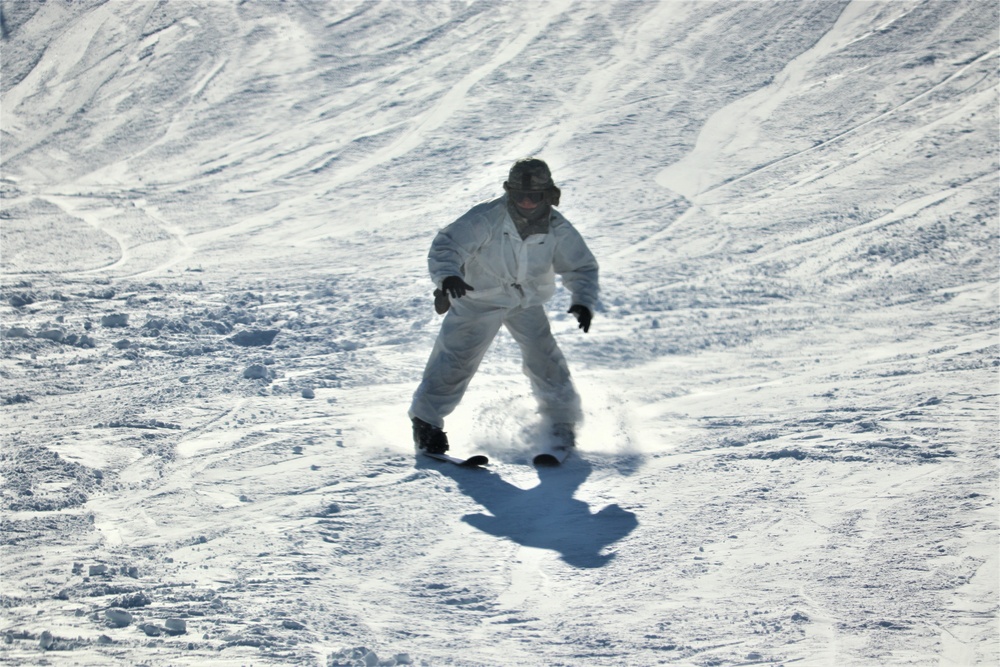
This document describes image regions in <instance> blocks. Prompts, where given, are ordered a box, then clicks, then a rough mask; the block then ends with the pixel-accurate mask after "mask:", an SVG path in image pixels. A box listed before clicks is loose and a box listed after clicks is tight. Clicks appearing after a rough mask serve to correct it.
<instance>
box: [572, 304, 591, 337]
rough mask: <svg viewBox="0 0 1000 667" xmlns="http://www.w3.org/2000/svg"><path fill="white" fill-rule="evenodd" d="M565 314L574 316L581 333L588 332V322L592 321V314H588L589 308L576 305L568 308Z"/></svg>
mask: <svg viewBox="0 0 1000 667" xmlns="http://www.w3.org/2000/svg"><path fill="white" fill-rule="evenodd" d="M566 312H567V313H573V314H574V315H576V321H577V322H579V323H580V328H581V329H583V333H587V332H589V331H590V320H592V319H594V316H593V314H592V313H591V312H590V308H587V307H586V306H581V305H579V304H576V305H573V306H570V307H569V310H567V311H566Z"/></svg>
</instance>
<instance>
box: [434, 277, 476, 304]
mask: <svg viewBox="0 0 1000 667" xmlns="http://www.w3.org/2000/svg"><path fill="white" fill-rule="evenodd" d="M441 289H443V290H444V291H445V292H446V293H447V294H448V296H450V297H451V298H452V299H461V298H462V297H463V296H465V293H466V291H469V292H475V291H476V290H475V288H474V287H473V286H472V285H469V284H468V283H466V282H465V281H464V280H462V279H461V278H459V277H458V276H448V277H447V278H445V279H444V280H443V281H441Z"/></svg>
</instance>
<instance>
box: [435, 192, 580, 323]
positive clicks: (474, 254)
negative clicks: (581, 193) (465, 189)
mask: <svg viewBox="0 0 1000 667" xmlns="http://www.w3.org/2000/svg"><path fill="white" fill-rule="evenodd" d="M427 265H428V268H429V269H430V274H431V279H432V280H433V281H434V283H435V284H436V285H437V286H438V287H441V283H442V281H443V280H444V279H445V278H447V277H448V276H460V277H461V278H462V279H463V280H465V282H467V283H468V284H470V285H472V287H473V288H475V289H474V291H470V292H467V293H466V295H465V296H464V297H462V298H463V299H472V300H473V301H478V302H482V303H484V304H491V305H496V306H498V307H506V308H513V307H516V306H521V307H524V308H527V307H530V306H537V305H541V304H543V303H545V302H546V301H548V300H549V299H550V298H552V295H553V294H554V293H555V289H556V283H555V274H557V273H558V274H559V276H560V277H561V278H562V283H563V286H564V287H566V289H568V290H569V292H570V294H571V295H572V303H573V304H579V305H581V306H586V307H587V308H589V309H590V310H591V312H593V311H594V307H595V306H596V305H597V295H598V283H597V273H598V267H597V260H596V259H594V255H593V254H591V252H590V250H589V249H588V248H587V244H586V243H584V241H583V237H582V236H580V233H579V232H577V231H576V229H575V228H574V227H573V225H571V224H570V223H569V221H568V220H567V219H566V218H565V217H563V215H562V214H561V213H559V211H557V210H555V209H552V216H551V218H550V222H549V233H548V234H533V235H531V236H529V237H528V238H527V239H524V240H522V239H521V235H520V234H519V233H518V231H517V227H516V226H515V225H514V221H513V220H511V218H510V215H509V214H508V213H507V195H503V196H501V197H498V198H496V199H492V200H490V201H486V202H483V203H481V204H477V205H476V206H474V207H473V208H472V209H471V210H470V211H469V212H468V213H466V214H465V215H463V216H462V217H460V218H459V219H458V220H456V221H455V222H453V223H451V224H450V225H448V226H447V227H445V228H444V229H442V230H441V231H440V232H438V234H437V236H436V237H435V238H434V242H433V243H432V244H431V251H430V254H429V255H428V256H427Z"/></svg>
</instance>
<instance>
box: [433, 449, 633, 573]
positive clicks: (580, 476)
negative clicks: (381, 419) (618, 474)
mask: <svg viewBox="0 0 1000 667" xmlns="http://www.w3.org/2000/svg"><path fill="white" fill-rule="evenodd" d="M420 467H428V468H435V469H437V470H439V471H440V472H441V473H443V474H445V475H447V476H449V477H451V478H452V479H453V480H455V482H456V483H457V484H458V487H459V489H460V490H461V491H462V493H464V494H465V495H467V496H469V497H470V498H472V499H473V500H475V501H476V502H478V503H479V504H480V505H482V506H483V508H484V509H486V511H487V512H489V514H484V513H479V514H467V515H466V516H464V517H462V520H463V521H465V522H466V523H468V524H469V525H471V526H473V527H475V528H478V529H479V530H481V531H483V532H484V533H489V534H490V535H495V536H496V537H502V538H507V539H510V540H513V541H514V542H516V543H517V544H520V545H522V546H526V547H534V548H537V549H549V550H551V551H556V552H558V553H559V556H560V557H561V558H562V560H563V561H565V562H566V563H568V564H569V565H572V566H573V567H581V568H595V567H602V566H604V565H606V564H607V563H608V562H610V561H611V559H613V558H614V554H603V553H602V551H603V550H604V549H605V548H606V547H608V546H610V545H612V544H614V543H615V542H617V541H618V540H621V539H622V538H624V537H625V536H626V535H628V534H629V533H631V532H632V531H633V530H634V529H635V527H636V526H637V525H639V521H638V519H636V516H635V514H633V513H632V512H629V511H627V510H624V509H622V508H621V507H619V506H618V505H616V504H612V505H608V506H607V507H605V508H603V509H602V510H600V511H598V512H596V513H595V512H591V510H590V507H589V506H588V505H587V503H585V502H583V501H582V500H577V499H576V498H574V497H573V494H574V493H575V492H576V490H577V489H578V488H579V487H580V485H581V484H583V482H584V480H586V479H587V477H588V476H589V475H590V473H591V470H592V468H591V465H590V464H589V463H587V462H586V461H584V460H581V459H579V458H570V460H569V461H567V462H566V463H565V464H564V465H562V466H560V467H558V468H539V469H538V477H539V483H538V485H537V486H535V487H532V488H530V489H521V488H519V487H517V486H514V485H513V484H511V483H509V482H506V481H504V480H503V478H502V477H500V475H499V474H497V473H495V472H492V471H489V470H467V469H463V468H459V467H456V466H452V465H448V464H443V465H438V464H435V463H433V462H427V463H423V464H420Z"/></svg>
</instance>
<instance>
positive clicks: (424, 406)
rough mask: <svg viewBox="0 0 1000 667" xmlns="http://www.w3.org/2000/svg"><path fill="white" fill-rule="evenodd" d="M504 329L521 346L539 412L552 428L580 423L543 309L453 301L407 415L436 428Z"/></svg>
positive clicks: (566, 372) (577, 401) (574, 397)
mask: <svg viewBox="0 0 1000 667" xmlns="http://www.w3.org/2000/svg"><path fill="white" fill-rule="evenodd" d="M501 325H503V326H505V327H506V328H507V330H508V331H509V332H510V334H511V336H513V338H514V340H515V341H517V344H518V345H519V346H520V348H521V357H522V361H523V365H522V366H523V370H524V373H525V375H527V376H528V379H529V380H530V381H531V389H532V391H533V392H534V394H535V399H536V400H537V401H538V408H539V412H540V413H541V415H542V417H543V418H546V419H548V420H549V421H550V422H551V423H553V424H563V423H565V424H575V423H577V422H578V421H579V420H580V414H581V413H580V397H579V396H578V395H577V393H576V389H574V388H573V382H572V380H571V378H570V374H569V367H568V366H567V365H566V359H565V357H563V354H562V351H561V350H560V349H559V346H558V345H557V344H556V339H555V338H554V337H553V336H552V330H551V329H550V328H549V319H548V317H547V316H546V315H545V309H544V308H543V307H542V306H530V307H528V308H521V307H515V308H503V307H497V306H495V305H488V304H483V303H481V302H476V301H474V300H473V299H469V298H468V297H466V298H462V299H454V300H452V302H451V310H449V311H448V314H447V315H445V318H444V322H443V323H442V324H441V331H440V333H438V337H437V341H436V342H435V343H434V349H433V350H432V351H431V356H430V359H428V360H427V367H426V368H425V369H424V377H423V380H422V381H421V383H420V386H419V387H417V391H416V392H415V393H414V394H413V403H412V405H411V406H410V417H417V418H419V419H422V420H423V421H425V422H427V423H428V424H433V425H434V426H437V427H439V428H441V427H443V426H444V418H445V417H447V416H448V415H449V414H451V412H452V411H453V410H454V409H455V408H456V407H457V406H458V404H459V402H460V401H461V400H462V396H463V395H465V390H466V389H467V388H468V386H469V382H470V381H471V380H472V376H473V375H475V373H476V370H477V369H478V368H479V363H480V362H481V361H482V360H483V357H484V356H485V355H486V352H487V351H488V350H489V347H490V344H491V343H492V342H493V339H494V338H495V337H496V335H497V332H499V331H500V326H501Z"/></svg>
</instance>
